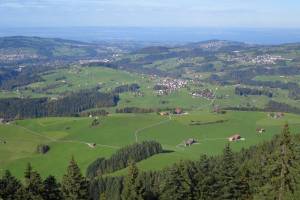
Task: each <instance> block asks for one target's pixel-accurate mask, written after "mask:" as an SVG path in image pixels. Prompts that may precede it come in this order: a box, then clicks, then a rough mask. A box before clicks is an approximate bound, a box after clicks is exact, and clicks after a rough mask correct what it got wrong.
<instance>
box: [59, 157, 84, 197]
mask: <svg viewBox="0 0 300 200" xmlns="http://www.w3.org/2000/svg"><path fill="white" fill-rule="evenodd" d="M62 194H63V198H64V199H66V200H86V199H88V196H89V195H88V182H87V181H86V179H85V178H84V177H83V176H82V174H81V172H80V169H79V167H78V165H77V163H76V162H75V160H74V158H73V157H72V159H71V161H70V164H69V166H68V169H67V173H66V174H65V175H64V176H63V179H62Z"/></svg>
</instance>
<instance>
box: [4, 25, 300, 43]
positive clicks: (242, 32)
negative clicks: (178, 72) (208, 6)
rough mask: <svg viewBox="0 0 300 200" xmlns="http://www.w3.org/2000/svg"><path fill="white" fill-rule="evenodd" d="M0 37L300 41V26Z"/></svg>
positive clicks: (29, 32)
mask: <svg viewBox="0 0 300 200" xmlns="http://www.w3.org/2000/svg"><path fill="white" fill-rule="evenodd" d="M0 36H1V37H3V36H38V37H51V38H63V39H72V40H80V41H88V42H91V41H144V42H175V43H176V42H199V41H205V40H212V39H219V40H232V41H239V42H246V43H255V44H281V43H293V42H300V28H299V29H291V28H284V29H283V28H281V29H280V28H212V27H202V28H200V27H168V28H167V27H163V28H162V27H20V28H16V27H10V28H8V27H0Z"/></svg>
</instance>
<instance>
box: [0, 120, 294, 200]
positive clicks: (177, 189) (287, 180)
mask: <svg viewBox="0 0 300 200" xmlns="http://www.w3.org/2000/svg"><path fill="white" fill-rule="evenodd" d="M299 144H300V137H299V135H295V136H293V135H291V133H290V131H289V127H288V125H285V126H284V128H283V131H282V133H281V135H279V136H276V137H274V139H273V140H272V141H270V142H265V143H263V144H261V145H257V146H253V147H251V148H249V149H247V150H245V149H243V150H242V151H241V152H239V153H234V152H233V151H232V150H231V148H230V146H229V145H226V147H225V149H224V151H223V154H222V155H220V156H215V157H207V156H205V155H203V156H201V158H200V160H198V161H181V162H179V163H177V164H175V165H173V166H171V167H169V168H167V169H165V170H163V171H157V172H140V171H139V169H138V168H137V166H136V165H135V162H133V161H130V162H129V167H128V173H127V175H126V176H124V177H109V176H105V177H103V176H98V177H95V178H91V179H89V180H87V179H85V178H84V177H83V176H82V175H81V173H80V170H79V168H78V166H77V164H76V163H75V161H74V159H72V160H71V162H70V165H69V167H68V169H67V173H66V174H65V175H64V176H63V179H62V182H61V184H59V183H57V181H56V180H55V178H54V177H52V176H49V177H48V178H46V179H45V180H44V181H42V179H41V178H40V175H39V174H38V173H37V172H35V171H33V170H32V168H31V167H30V165H29V166H28V167H27V170H26V172H25V181H24V183H23V184H22V183H21V182H20V181H18V180H17V179H16V178H14V177H13V176H12V175H11V174H10V173H9V172H8V171H7V172H6V173H5V174H4V176H3V177H2V178H1V179H0V199H1V198H2V199H5V200H6V199H16V200H19V199H22V200H23V199H25V200H27V199H47V200H48V199H49V200H52V199H53V200H59V199H68V200H83V199H95V200H99V199H100V200H104V199H110V200H148V199H149V200H155V199H158V200H182V199H187V200H202V199H203V200H206V199H208V200H209V199H217V200H218V199H220V200H221V199H222V200H226V199H228V200H232V199H245V200H248V199H266V200H268V199H270V200H274V199H276V200H289V199H291V200H292V199H297V197H298V196H299V194H300V191H299V188H298V186H299V180H300V179H299V174H300V166H299V164H300V158H299V155H300V154H299V153H300V152H299V148H298V147H299Z"/></svg>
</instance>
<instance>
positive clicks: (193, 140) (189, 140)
mask: <svg viewBox="0 0 300 200" xmlns="http://www.w3.org/2000/svg"><path fill="white" fill-rule="evenodd" d="M196 142H197V140H195V139H194V138H190V139H188V140H186V141H184V145H185V146H186V147H187V146H191V145H193V144H195V143H196Z"/></svg>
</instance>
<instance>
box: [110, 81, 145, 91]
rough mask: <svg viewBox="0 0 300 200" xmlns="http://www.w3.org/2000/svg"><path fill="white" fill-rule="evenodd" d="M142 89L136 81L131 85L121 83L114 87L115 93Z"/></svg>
mask: <svg viewBox="0 0 300 200" xmlns="http://www.w3.org/2000/svg"><path fill="white" fill-rule="evenodd" d="M139 89H140V86H139V85H138V84H136V83H133V84H130V85H121V86H118V87H116V88H115V89H114V92H115V93H124V92H137V91H138V90H139Z"/></svg>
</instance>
